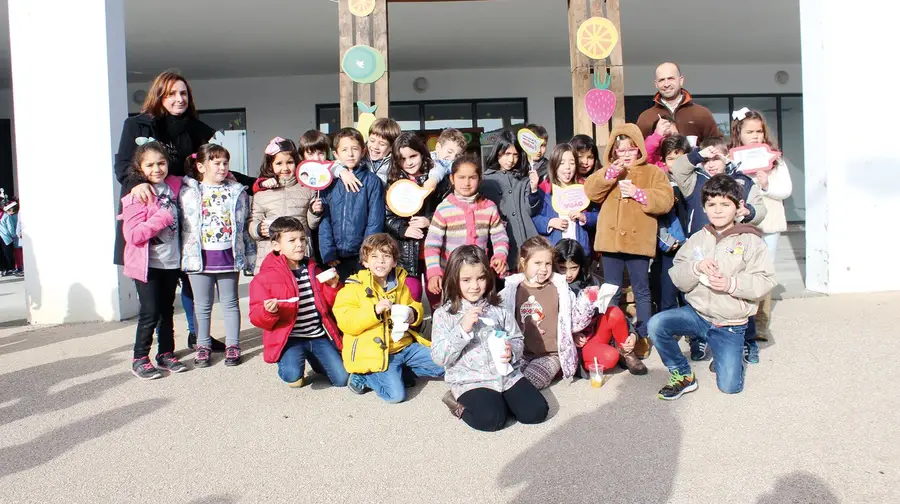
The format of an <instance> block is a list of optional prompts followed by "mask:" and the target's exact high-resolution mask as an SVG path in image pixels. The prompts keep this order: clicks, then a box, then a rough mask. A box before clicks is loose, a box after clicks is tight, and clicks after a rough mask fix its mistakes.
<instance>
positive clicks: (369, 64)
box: [341, 45, 386, 84]
mask: <svg viewBox="0 0 900 504" xmlns="http://www.w3.org/2000/svg"><path fill="white" fill-rule="evenodd" d="M385 69H386V66H385V63H384V56H382V54H381V53H380V52H378V51H377V50H375V48H374V47H371V46H367V45H355V46H353V47H351V48H350V49H347V52H345V53H344V57H343V59H341V70H343V71H344V73H345V74H347V76H348V77H350V80H352V81H353V82H359V83H360V84H371V83H373V82H375V81H377V80H378V79H380V78H381V76H382V75H384V71H385Z"/></svg>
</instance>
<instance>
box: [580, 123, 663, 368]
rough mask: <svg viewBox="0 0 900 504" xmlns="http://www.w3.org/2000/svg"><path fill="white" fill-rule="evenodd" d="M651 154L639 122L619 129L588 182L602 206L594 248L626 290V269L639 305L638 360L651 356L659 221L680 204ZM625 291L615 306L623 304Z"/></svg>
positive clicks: (607, 273) (607, 275)
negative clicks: (652, 292) (652, 282)
mask: <svg viewBox="0 0 900 504" xmlns="http://www.w3.org/2000/svg"><path fill="white" fill-rule="evenodd" d="M646 160H647V150H646V147H645V146H644V137H643V136H641V130H640V129H638V127H637V126H636V125H634V124H623V125H620V126H617V127H615V128H614V129H613V131H612V134H610V136H609V142H608V143H607V145H606V151H605V152H604V154H603V161H604V164H605V165H606V166H605V167H603V168H602V169H601V170H600V171H598V172H596V173H594V174H593V175H591V176H590V177H588V179H587V180H586V181H585V184H584V190H585V193H587V196H588V198H590V199H591V201H594V202H596V203H599V204H600V217H599V218H598V221H597V236H596V238H595V240H594V248H595V249H596V250H598V251H599V252H600V253H601V254H602V261H603V277H604V279H605V281H606V282H607V283H611V284H613V285H618V286H620V287H621V286H622V284H623V283H624V276H625V268H628V277H629V278H630V279H631V286H632V290H633V291H634V294H635V298H636V305H637V324H636V329H637V332H638V336H639V338H638V342H637V344H636V345H635V350H634V351H635V353H636V354H637V356H638V357H641V358H643V357H646V356H647V355H648V354H649V343H650V342H649V340H648V339H647V322H648V321H649V320H650V315H651V310H652V301H651V295H650V277H649V273H648V271H649V267H650V259H651V258H652V257H654V256H655V255H656V239H657V233H658V222H657V217H659V216H661V215H665V214H666V213H667V212H668V211H669V210H671V209H672V205H673V204H674V203H675V195H674V193H673V191H672V186H671V185H669V180H668V179H667V178H666V174H665V173H663V172H662V170H660V169H659V168H657V167H656V166H651V165H648V164H647V163H646ZM621 293H622V291H621V289H620V290H619V292H617V293H616V295H615V297H613V299H612V301H611V302H610V305H611V306H617V305H618V304H619V298H620V297H621Z"/></svg>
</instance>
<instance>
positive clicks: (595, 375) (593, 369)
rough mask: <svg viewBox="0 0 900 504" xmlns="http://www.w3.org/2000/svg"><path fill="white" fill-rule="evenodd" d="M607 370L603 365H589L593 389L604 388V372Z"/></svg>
mask: <svg viewBox="0 0 900 504" xmlns="http://www.w3.org/2000/svg"><path fill="white" fill-rule="evenodd" d="M604 371H606V369H605V368H604V367H603V364H594V363H590V364H588V372H589V373H590V374H591V387H593V388H600V387H602V386H603V372H604Z"/></svg>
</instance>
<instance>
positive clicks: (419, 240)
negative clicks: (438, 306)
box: [384, 133, 443, 302]
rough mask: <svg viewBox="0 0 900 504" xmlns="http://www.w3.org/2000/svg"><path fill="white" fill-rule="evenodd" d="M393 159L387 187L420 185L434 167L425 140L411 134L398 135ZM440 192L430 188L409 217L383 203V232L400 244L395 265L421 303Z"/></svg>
mask: <svg viewBox="0 0 900 504" xmlns="http://www.w3.org/2000/svg"><path fill="white" fill-rule="evenodd" d="M392 158H393V160H394V162H393V163H392V164H391V168H390V170H389V171H388V178H387V184H388V187H390V186H391V185H392V184H393V183H395V182H397V181H398V180H412V181H413V182H415V183H416V184H417V185H419V186H423V185H424V184H425V182H426V181H427V180H428V174H429V172H430V171H431V169H432V168H433V167H434V161H433V160H432V159H431V154H430V153H429V152H428V147H427V146H426V145H425V142H423V141H422V140H421V139H420V138H419V137H418V136H416V135H415V134H413V133H402V134H401V135H400V136H399V137H398V138H397V140H396V141H395V142H394V152H393V154H392ZM442 192H443V189H438V190H435V191H432V192H431V193H430V194H429V195H428V196H426V197H425V201H424V202H422V208H421V209H420V210H419V211H418V212H416V215H414V216H412V217H400V216H398V215H397V214H395V213H394V212H393V211H392V210H391V207H390V205H386V206H385V216H384V227H385V231H387V233H388V234H389V235H391V236H392V237H393V238H394V239H395V240H397V243H398V245H399V246H400V257H398V258H397V264H398V265H399V266H400V267H401V268H403V269H405V270H406V274H407V276H406V285H407V287H409V290H410V292H411V293H412V297H413V299H415V300H416V301H420V302H421V301H422V292H423V289H422V280H421V279H420V277H421V275H422V274H424V273H425V246H424V241H425V234H426V233H427V232H428V228H429V226H430V225H431V216H432V215H433V214H434V210H435V208H436V207H437V205H438V203H439V202H440V201H441V193H442Z"/></svg>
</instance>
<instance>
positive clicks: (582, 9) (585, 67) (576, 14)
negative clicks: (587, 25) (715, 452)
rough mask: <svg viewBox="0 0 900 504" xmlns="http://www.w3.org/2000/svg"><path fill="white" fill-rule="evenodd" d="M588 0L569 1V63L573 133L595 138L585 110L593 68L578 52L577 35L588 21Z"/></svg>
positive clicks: (585, 57)
mask: <svg viewBox="0 0 900 504" xmlns="http://www.w3.org/2000/svg"><path fill="white" fill-rule="evenodd" d="M585 2H586V0H569V62H570V65H571V67H572V118H573V121H574V124H573V129H572V131H573V132H574V134H576V135H578V134H585V135H589V136H593V135H592V133H593V128H592V126H593V124H592V123H591V119H590V118H589V117H588V115H587V111H586V110H585V109H584V96H585V95H586V94H587V92H588V91H589V90H590V89H591V67H590V63H589V61H588V58H587V56H585V55H584V54H582V53H581V51H579V50H578V46H577V44H576V40H575V34H576V33H577V32H578V27H579V26H581V23H583V22H584V21H585V19H587V4H586V3H585Z"/></svg>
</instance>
